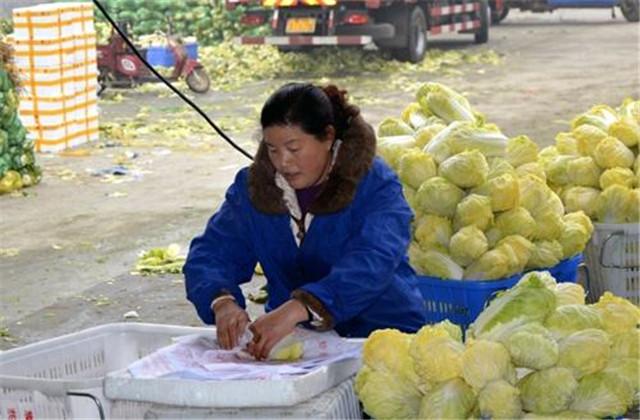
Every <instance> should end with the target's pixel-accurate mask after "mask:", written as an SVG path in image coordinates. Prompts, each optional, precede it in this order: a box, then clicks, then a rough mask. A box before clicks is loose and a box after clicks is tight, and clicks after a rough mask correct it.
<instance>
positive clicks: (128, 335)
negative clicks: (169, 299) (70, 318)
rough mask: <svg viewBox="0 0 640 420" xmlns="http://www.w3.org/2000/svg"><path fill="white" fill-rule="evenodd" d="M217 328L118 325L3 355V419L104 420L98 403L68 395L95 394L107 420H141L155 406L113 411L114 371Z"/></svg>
mask: <svg viewBox="0 0 640 420" xmlns="http://www.w3.org/2000/svg"><path fill="white" fill-rule="evenodd" d="M213 331H214V330H213V329H211V328H192V327H178V326H170V325H154V324H137V323H118V324H107V325H102V326H99V327H94V328H89V329H86V330H83V331H80V332H76V333H72V334H67V335H63V336H60V337H56V338H52V339H49V340H44V341H41V342H38V343H34V344H30V345H27V346H24V347H20V348H17V349H13V350H9V351H5V352H3V353H0V418H14V417H15V418H19V419H20V418H34V419H38V418H98V417H99V413H98V408H97V406H96V404H95V403H94V402H93V401H92V400H91V399H90V398H87V397H69V396H68V395H67V392H68V391H78V392H85V393H88V394H91V395H93V396H95V397H96V398H98V400H99V401H100V402H101V404H102V406H103V408H104V411H105V415H106V416H107V417H113V418H118V417H129V418H136V417H141V416H142V415H143V413H144V412H145V410H146V409H147V408H148V406H149V404H140V403H128V404H122V405H120V407H119V408H118V412H113V413H112V412H111V407H110V403H109V401H108V400H107V399H106V398H104V395H103V386H102V384H103V379H104V377H105V375H106V374H107V373H109V372H112V371H116V370H118V369H122V368H125V367H127V366H128V365H129V364H131V363H132V362H133V361H135V360H137V359H139V358H141V357H143V356H146V355H147V354H149V353H151V352H153V351H155V350H157V349H159V348H161V347H164V346H167V345H169V344H171V343H172V338H173V337H177V336H181V335H187V334H196V333H210V334H213V333H214V332H213Z"/></svg>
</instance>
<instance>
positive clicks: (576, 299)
mask: <svg viewBox="0 0 640 420" xmlns="http://www.w3.org/2000/svg"><path fill="white" fill-rule="evenodd" d="M552 290H553V292H554V293H555V294H556V306H558V307H560V306H564V305H572V304H577V305H584V302H585V299H584V288H583V287H582V285H580V284H578V283H571V282H562V283H558V284H556V285H555V287H554V288H553V289H552Z"/></svg>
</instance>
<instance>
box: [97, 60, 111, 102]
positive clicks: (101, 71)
mask: <svg viewBox="0 0 640 420" xmlns="http://www.w3.org/2000/svg"><path fill="white" fill-rule="evenodd" d="M108 86H109V71H108V70H107V69H106V68H105V67H99V68H98V90H97V94H98V96H100V95H102V92H104V91H105V89H106V88H107V87H108Z"/></svg>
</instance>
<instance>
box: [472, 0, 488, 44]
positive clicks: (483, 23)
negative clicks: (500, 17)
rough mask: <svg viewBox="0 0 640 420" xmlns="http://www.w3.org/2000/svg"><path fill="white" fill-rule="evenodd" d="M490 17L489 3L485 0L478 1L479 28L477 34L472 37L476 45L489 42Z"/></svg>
mask: <svg viewBox="0 0 640 420" xmlns="http://www.w3.org/2000/svg"><path fill="white" fill-rule="evenodd" d="M490 15H491V11H490V10H489V2H488V1H487V0H481V1H480V11H479V12H478V17H479V18H480V28H478V32H476V34H475V35H474V40H475V43H476V44H484V43H486V42H487V41H489V25H490V23H489V19H490V17H489V16H490Z"/></svg>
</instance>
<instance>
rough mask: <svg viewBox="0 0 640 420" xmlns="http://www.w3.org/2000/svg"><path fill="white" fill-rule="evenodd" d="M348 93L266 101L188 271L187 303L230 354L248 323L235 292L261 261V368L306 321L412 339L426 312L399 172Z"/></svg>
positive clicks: (300, 92) (288, 94)
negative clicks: (250, 150)
mask: <svg viewBox="0 0 640 420" xmlns="http://www.w3.org/2000/svg"><path fill="white" fill-rule="evenodd" d="M345 95H346V92H345V91H340V90H339V89H338V88H337V87H335V86H327V87H324V88H320V87H317V86H314V85H311V84H302V83H290V84H287V85H285V86H283V87H281V88H280V89H279V90H278V91H276V92H275V93H274V94H273V95H271V97H270V98H269V99H268V100H267V102H266V103H265V105H264V107H263V109H262V113H261V117H260V122H261V125H262V134H263V140H262V141H261V143H260V146H259V148H258V152H257V155H256V158H255V161H254V163H253V164H252V165H251V166H250V167H249V168H245V169H242V170H241V171H240V172H239V173H238V174H237V176H236V178H235V181H234V183H233V185H231V187H230V188H229V189H228V190H227V193H226V197H225V201H224V203H223V204H222V206H221V207H220V209H219V210H218V211H217V212H216V213H215V214H214V215H213V217H212V218H211V219H210V220H209V222H208V224H207V227H206V230H205V232H204V233H203V234H202V235H201V236H198V237H196V238H195V239H194V240H193V242H192V243H191V248H190V251H189V255H188V257H187V262H186V264H185V267H184V274H185V277H186V289H187V297H188V299H189V300H190V301H191V302H192V303H193V304H194V305H195V307H196V309H197V311H198V314H199V316H200V318H202V320H203V321H204V322H205V323H208V324H212V323H215V324H216V326H217V337H218V341H219V343H220V345H221V346H222V347H223V348H226V349H229V348H232V347H235V346H236V345H237V343H238V340H239V337H240V336H241V335H242V333H243V332H244V330H245V329H246V328H247V326H248V325H249V324H250V320H249V316H248V315H247V313H246V312H245V310H244V309H243V308H244V307H245V302H244V298H243V296H242V292H241V290H240V288H239V284H241V283H246V282H248V281H250V280H251V277H252V273H253V270H254V267H255V265H256V262H260V264H261V265H262V268H263V270H264V273H265V276H266V278H267V285H268V292H269V301H268V302H267V304H266V311H267V313H266V314H265V315H262V316H261V317H259V318H258V319H256V320H255V321H254V322H253V323H251V324H250V325H249V328H250V330H251V331H252V332H253V341H252V342H251V343H249V345H248V346H247V349H248V351H249V352H250V353H251V354H252V355H254V356H255V357H256V358H258V359H264V358H266V356H267V355H268V354H269V351H270V350H271V348H272V347H273V346H274V345H275V344H276V343H277V342H278V341H279V340H280V339H282V338H283V337H284V336H286V335H287V334H289V333H291V332H292V331H293V329H294V328H295V326H296V325H297V324H299V323H306V325H307V326H308V327H311V328H315V329H317V330H321V331H322V330H328V329H332V328H335V330H336V331H337V332H338V333H339V334H340V335H342V336H347V337H367V336H368V335H369V333H370V332H371V331H373V330H375V329H379V328H397V329H400V330H402V331H407V332H414V331H416V330H418V329H419V328H420V327H421V326H422V325H423V324H424V323H425V318H424V311H423V308H424V305H423V302H422V298H421V295H420V292H419V291H418V290H417V289H416V288H415V287H414V286H413V283H414V281H415V273H414V271H413V270H412V269H411V267H410V266H409V264H408V259H407V257H406V250H407V246H408V244H409V241H410V229H409V224H410V221H411V218H412V213H411V210H410V208H409V206H408V205H407V203H406V201H405V199H404V197H403V195H402V188H401V186H400V183H399V182H398V180H397V177H396V176H395V174H394V173H393V172H392V171H391V169H389V167H387V166H386V165H385V164H384V163H383V162H382V161H381V160H380V159H379V158H376V157H375V148H376V140H375V134H374V132H373V129H372V128H371V126H370V125H369V124H367V123H366V122H365V121H364V119H363V118H362V116H361V115H360V112H359V109H358V108H357V107H355V106H353V105H350V104H348V103H347V101H346V99H345Z"/></svg>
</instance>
